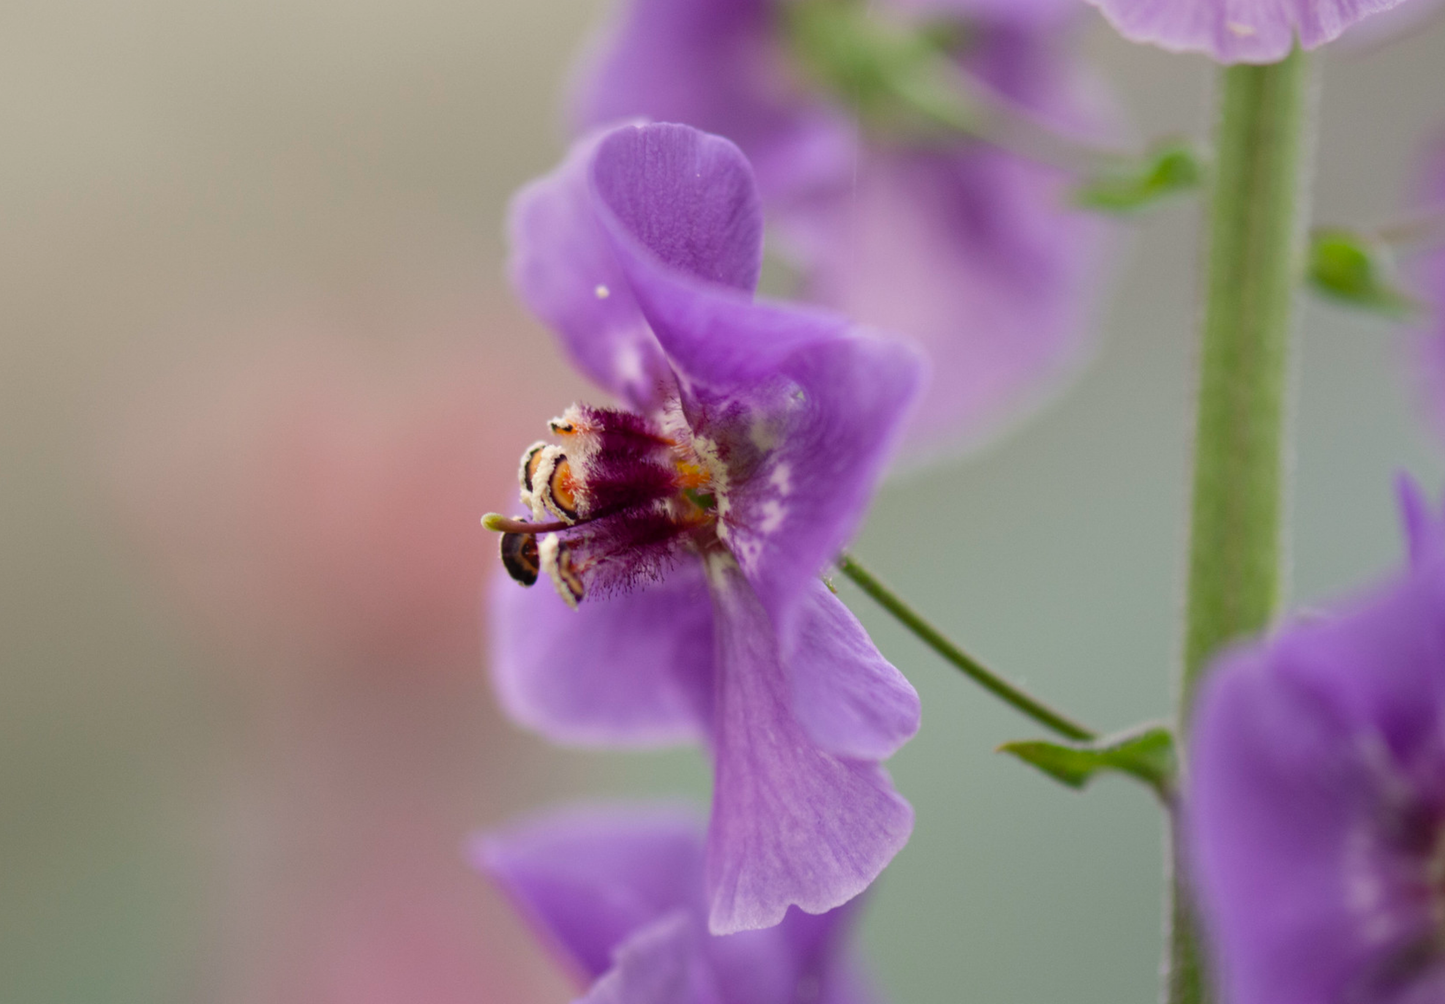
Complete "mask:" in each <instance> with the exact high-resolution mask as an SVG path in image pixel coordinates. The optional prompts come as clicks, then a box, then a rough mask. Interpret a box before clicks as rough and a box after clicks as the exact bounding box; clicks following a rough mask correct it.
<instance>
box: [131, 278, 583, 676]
mask: <svg viewBox="0 0 1445 1004" xmlns="http://www.w3.org/2000/svg"><path fill="white" fill-rule="evenodd" d="M432 323H434V324H444V325H445V327H446V328H448V329H454V330H444V331H443V332H442V337H438V336H437V333H436V332H431V333H428V336H426V337H418V338H416V339H415V341H414V342H412V343H411V344H408V338H407V335H408V333H407V332H404V331H403V332H398V333H397V337H396V338H394V339H392V340H390V341H389V342H387V343H383V344H375V343H372V344H368V343H365V342H360V341H358V340H357V339H355V338H348V337H347V335H346V332H345V329H344V326H343V323H342V322H340V321H338V320H336V319H335V318H332V317H326V316H319V317H318V316H288V317H284V318H282V319H280V320H276V321H271V322H268V323H265V324H263V325H259V326H258V328H259V331H258V332H250V333H248V334H247V337H245V338H244V339H236V340H232V341H233V343H234V344H233V345H232V346H229V347H227V348H225V349H223V350H217V351H214V352H212V353H210V354H207V355H201V356H199V357H198V358H193V359H190V360H188V361H186V362H185V363H183V364H181V365H179V366H178V367H177V368H176V370H175V372H173V373H171V374H167V375H165V376H164V377H162V378H159V379H157V380H156V382H155V386H151V387H143V388H139V389H138V390H139V393H138V394H137V398H136V400H135V402H134V411H133V414H134V418H133V419H132V420H130V421H129V422H127V423H125V426H124V432H123V434H122V436H121V438H120V443H119V445H118V447H117V448H116V450H115V453H114V461H113V468H114V471H115V481H116V484H117V485H118V494H119V498H120V501H121V503H122V508H123V511H124V513H125V514H126V517H127V518H128V520H129V522H130V523H131V525H132V526H133V528H134V529H135V531H136V532H137V536H138V539H139V540H141V541H142V542H143V545H144V546H145V547H146V548H147V549H148V550H149V551H150V553H151V555H152V557H153V558H154V559H155V561H156V563H157V564H158V565H159V566H160V569H161V573H162V575H163V577H164V579H165V580H166V583H167V585H168V586H169V587H170V588H172V589H173V591H174V593H175V595H176V596H177V597H178V598H179V599H180V600H181V601H182V602H183V603H184V604H185V605H186V606H187V607H188V608H189V609H191V611H192V612H193V613H194V614H195V615H196V616H197V617H198V618H199V621H200V623H202V624H203V625H204V626H205V628H206V629H207V630H209V631H212V632H214V633H215V635H216V636H217V637H218V638H219V639H220V640H222V641H223V642H224V643H225V644H226V645H227V646H229V647H232V648H233V649H234V650H236V651H238V652H244V653H246V654H247V655H248V656H249V657H252V658H257V657H260V658H276V657H277V656H278V655H281V654H285V655H288V656H291V657H302V658H304V659H305V660H306V661H308V662H310V663H313V664H316V665H323V664H336V665H340V666H344V667H346V668H347V670H348V671H353V670H356V669H359V668H363V667H364V668H371V669H376V668H386V669H395V670H404V671H406V672H417V671H419V670H420V669H422V668H429V669H431V670H436V669H441V670H455V669H464V670H466V671H472V670H474V669H475V666H476V663H477V653H478V651H479V647H478V637H477V631H478V625H479V623H480V621H479V618H478V616H477V610H478V602H479V596H480V589H481V584H482V583H483V582H484V581H485V580H486V576H485V574H484V571H485V570H486V569H487V568H489V566H488V565H487V562H488V561H489V560H490V558H491V555H492V552H493V550H494V549H495V540H494V539H493V538H492V537H491V535H490V534H487V533H485V532H483V531H482V530H481V528H480V526H479V518H480V516H481V515H482V513H483V512H485V511H487V510H488V509H489V508H503V507H505V506H507V505H508V504H509V502H513V503H514V502H515V493H516V489H515V483H516V466H517V458H518V456H519V455H520V454H521V451H522V448H523V447H525V446H526V445H527V444H528V443H529V442H531V441H532V440H534V439H535V438H536V436H537V433H538V431H539V430H543V431H544V427H543V425H542V423H543V421H544V420H545V418H546V417H547V416H548V415H549V414H551V412H553V411H557V410H559V409H560V408H561V407H564V406H565V405H566V403H567V401H566V400H562V399H559V400H555V401H554V400H551V397H552V395H551V393H550V388H551V387H552V386H554V385H555V380H554V379H552V378H551V376H550V374H549V373H548V372H547V370H549V369H550V367H546V366H544V365H543V364H542V361H543V360H544V359H545V358H546V356H545V354H543V353H540V352H536V351H533V352H531V353H530V356H531V358H528V352H527V350H526V344H527V342H528V340H529V339H531V340H536V339H538V338H539V337H540V335H539V334H538V332H536V331H535V330H531V329H529V328H527V327H525V326H524V325H522V324H521V323H520V321H519V319H518V318H517V317H516V316H515V314H513V313H510V312H509V311H506V310H504V309H501V307H500V306H499V307H498V308H497V309H495V310H494V311H493V312H491V313H487V312H486V311H485V310H484V309H482V308H478V313H477V315H476V316H473V317H464V316H463V317H455V318H449V319H447V320H446V321H445V322H440V321H433V322H432ZM468 331H470V333H471V334H472V337H471V338H465V337H460V336H462V335H464V334H466V333H467V332H468ZM562 393H564V394H565V393H566V391H565V390H564V391H563V392H562Z"/></svg>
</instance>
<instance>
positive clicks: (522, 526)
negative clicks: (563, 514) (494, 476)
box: [482, 512, 592, 534]
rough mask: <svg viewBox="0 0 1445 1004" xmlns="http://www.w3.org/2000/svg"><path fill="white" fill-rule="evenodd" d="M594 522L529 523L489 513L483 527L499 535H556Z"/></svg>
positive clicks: (586, 520) (583, 520)
mask: <svg viewBox="0 0 1445 1004" xmlns="http://www.w3.org/2000/svg"><path fill="white" fill-rule="evenodd" d="M590 522H592V521H591V520H590V519H579V520H577V521H576V522H573V523H563V522H560V521H559V522H556V523H527V522H524V521H522V520H520V519H511V518H510V517H507V516H503V515H502V514H501V513H499V512H489V513H487V514H486V515H485V516H483V517H482V526H484V527H486V528H487V529H488V530H494V531H496V532H497V533H521V534H538V533H556V532H558V531H559V530H570V529H572V527H574V526H581V525H582V524H584V523H590Z"/></svg>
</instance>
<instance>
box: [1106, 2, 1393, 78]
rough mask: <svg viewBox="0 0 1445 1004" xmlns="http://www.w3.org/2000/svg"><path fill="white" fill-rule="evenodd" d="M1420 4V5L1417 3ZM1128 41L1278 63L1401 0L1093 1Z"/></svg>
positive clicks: (1228, 60) (1235, 60) (1216, 56)
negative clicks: (1294, 50) (1294, 51)
mask: <svg viewBox="0 0 1445 1004" xmlns="http://www.w3.org/2000/svg"><path fill="white" fill-rule="evenodd" d="M1417 2H1418V0H1417ZM1089 3H1092V4H1093V5H1094V6H1096V7H1098V8H1099V9H1100V10H1102V11H1103V12H1104V16H1105V17H1107V18H1108V19H1109V21H1110V22H1111V23H1112V24H1113V25H1114V27H1115V28H1117V29H1118V30H1119V32H1120V34H1122V35H1123V36H1124V37H1125V38H1128V39H1130V40H1132V41H1135V42H1151V43H1153V44H1154V45H1158V46H1161V47H1163V48H1165V49H1168V50H1170V51H1171V52H1202V53H1204V54H1205V55H1207V56H1209V57H1210V58H1212V59H1214V60H1215V61H1217V62H1220V63H1276V62H1279V61H1280V60H1281V59H1283V58H1284V57H1285V56H1287V55H1289V51H1290V48H1291V47H1292V46H1293V45H1294V42H1295V39H1296V38H1298V39H1299V42H1300V45H1302V46H1304V47H1305V48H1306V49H1314V48H1317V47H1318V46H1321V45H1324V44H1325V43H1326V42H1332V41H1334V40H1335V39H1336V38H1339V37H1340V35H1341V34H1342V33H1343V32H1344V31H1345V29H1347V28H1349V27H1350V26H1351V25H1352V24H1355V23H1356V22H1358V21H1360V20H1361V19H1362V18H1365V17H1368V16H1369V15H1371V14H1378V13H1380V12H1381V11H1386V10H1389V9H1390V8H1392V7H1394V6H1396V5H1397V4H1399V3H1401V0H1089Z"/></svg>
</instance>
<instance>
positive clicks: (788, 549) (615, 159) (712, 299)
mask: <svg viewBox="0 0 1445 1004" xmlns="http://www.w3.org/2000/svg"><path fill="white" fill-rule="evenodd" d="M651 160H655V161H657V162H658V163H665V164H667V165H669V166H670V173H676V172H677V170H678V166H679V165H688V164H692V165H696V167H695V168H694V170H695V171H696V172H698V174H699V177H700V178H701V179H702V180H703V181H704V182H707V183H709V184H711V185H716V186H717V187H718V188H719V190H720V191H722V192H724V193H727V192H732V193H734V194H733V195H731V196H728V195H722V196H719V197H718V198H719V201H721V202H724V203H725V204H727V203H737V204H738V208H737V210H736V212H737V213H738V214H742V213H743V212H744V211H746V213H747V214H748V216H750V217H751V215H752V214H753V213H755V212H756V204H755V201H754V200H753V199H752V198H744V196H743V194H742V193H743V191H744V189H745V188H746V186H745V185H744V184H743V183H742V181H741V180H740V178H741V177H742V176H743V175H745V174H746V172H747V162H746V161H745V160H744V159H743V157H742V154H741V153H739V152H738V150H737V148H736V147H733V146H732V145H731V144H729V143H727V142H726V141H723V140H719V139H717V138H716V137H709V136H707V135H705V134H703V133H700V132H698V131H697V130H695V129H690V128H688V127H686V126H662V125H651V126H634V127H625V128H622V129H618V130H615V131H613V132H612V133H610V134H608V135H607V136H606V137H605V138H604V139H603V140H602V141H601V143H600V145H599V148H598V157H597V167H596V169H595V170H594V178H595V179H596V188H597V194H598V218H599V219H601V221H602V223H603V225H604V227H605V228H606V229H607V231H608V233H609V234H610V235H611V237H612V238H613V246H614V249H615V251H616V254H617V260H618V261H619V263H620V264H621V265H622V268H623V271H624V272H625V273H626V274H627V276H628V278H629V280H630V282H631V284H632V291H633V293H634V295H635V296H636V297H637V302H638V304H639V305H640V306H641V308H642V311H643V313H644V315H645V316H646V317H647V320H648V323H649V324H650V325H651V326H652V330H653V331H654V333H655V334H656V335H657V339H658V342H659V343H660V344H661V345H662V347H663V350H664V351H665V352H666V353H667V358H668V359H669V360H670V362H671V363H672V368H673V370H674V372H676V374H677V375H678V377H679V380H680V382H681V384H682V389H683V391H684V395H685V397H686V398H687V401H685V407H688V406H689V404H690V410H691V411H692V412H693V413H694V414H692V415H689V420H690V421H691V422H692V425H693V429H694V432H697V433H700V434H702V435H704V436H707V435H710V434H711V433H712V432H716V433H717V434H718V441H717V442H715V443H714V444H713V445H714V446H715V447H716V448H717V449H718V450H719V451H723V452H729V451H730V452H731V453H732V454H733V455H734V459H729V458H728V457H723V458H722V459H723V461H724V466H725V467H727V468H728V469H729V474H728V478H729V479H730V480H729V483H727V484H719V485H718V486H717V490H718V494H719V512H720V514H721V516H722V518H723V527H722V532H723V534H724V539H725V540H726V542H727V543H728V545H729V546H730V547H731V548H732V550H733V552H734V554H735V555H736V556H737V557H738V559H739V561H740V562H741V564H742V567H743V570H744V571H745V572H746V573H747V574H748V577H749V578H750V579H751V580H752V581H753V583H754V585H755V586H756V588H757V590H758V593H759V595H760V596H761V597H762V599H763V603H764V605H765V606H766V607H767V609H768V611H769V612H770V613H771V614H772V615H773V616H774V618H775V621H776V623H777V624H778V626H779V628H780V629H781V630H783V632H784V635H785V637H786V636H787V635H788V633H789V631H790V626H789V623H788V622H789V619H790V611H791V607H792V605H793V604H794V602H795V601H796V599H797V597H798V596H799V595H800V592H801V590H802V588H803V586H804V584H805V583H806V582H807V581H808V580H809V579H811V578H813V577H814V576H816V575H817V574H818V572H819V571H820V570H821V569H822V567H823V565H824V564H825V563H826V562H828V561H830V560H831V559H832V558H833V557H834V555H835V554H836V553H837V550H838V548H840V547H841V546H842V545H843V543H844V542H846V541H847V540H848V538H849V537H850V536H851V535H852V534H853V532H854V531H855V530H856V529H857V526H858V523H859V522H860V521H861V519H862V516H863V511H864V509H865V507H866V506H867V502H868V499H869V497H870V495H871V494H872V491H873V488H874V486H875V485H876V483H877V481H878V478H879V476H880V475H881V473H882V470H883V468H884V466H885V464H886V463H887V460H888V457H889V454H890V453H891V451H892V449H893V447H894V446H895V445H896V442H897V440H898V438H899V436H900V435H901V432H902V428H903V424H904V421H905V420H906V418H907V415H908V411H909V409H910V407H911V406H912V403H913V399H914V397H915V396H916V394H917V393H918V391H919V389H920V388H921V385H922V383H923V374H924V364H923V362H922V360H921V359H920V358H919V357H918V356H917V354H916V353H915V352H914V351H913V350H912V349H910V348H908V347H907V346H904V345H903V344H901V343H899V342H897V341H894V340H888V339H883V338H876V337H871V336H867V335H863V334H860V333H858V332H857V331H855V330H854V329H853V328H852V327H851V326H850V325H849V323H848V322H847V321H846V320H845V319H844V318H842V317H840V316H838V315H836V314H832V313H829V312H826V311H821V310H811V309H802V308H796V307H788V306H783V305H777V304H766V303H754V302H752V300H751V298H750V297H748V296H746V295H744V294H743V293H742V291H741V290H740V289H738V288H728V287H727V286H725V285H723V284H720V283H718V282H715V281H706V280H705V279H704V278H701V277H700V276H702V275H705V274H706V272H707V270H706V269H703V268H699V267H696V266H695V265H694V264H693V263H694V262H695V261H697V260H698V259H699V257H700V256H699V255H697V254H695V253H694V252H693V251H692V250H691V248H692V247H693V246H694V245H695V244H702V243H704V242H702V241H700V240H699V241H691V240H688V241H682V240H677V239H674V238H672V237H671V236H669V235H671V234H673V233H674V232H683V233H688V232H690V231H689V228H690V227H692V224H690V223H689V222H688V216H689V213H692V212H694V211H695V210H694V209H693V208H692V202H690V201H689V200H687V199H684V198H682V197H676V198H674V197H672V196H671V195H667V194H665V195H664V197H662V198H660V199H657V198H655V197H654V194H653V193H654V190H655V189H656V188H658V187H661V188H662V190H663V191H664V192H665V193H667V192H670V191H671V188H672V187H674V183H673V182H670V181H668V180H667V176H668V173H669V172H661V171H657V170H654V169H652V168H647V167H645V166H642V164H643V162H646V161H651ZM649 179H651V180H649ZM649 207H651V208H649ZM706 215H707V216H708V217H709V218H712V217H724V218H725V217H726V216H727V214H726V213H725V212H723V211H721V210H718V211H716V212H710V213H707V214H706ZM719 225H720V226H722V228H723V231H724V232H725V233H738V232H740V231H739V230H734V229H730V228H728V227H727V226H725V225H721V224H719ZM747 231H748V232H750V231H751V226H749V227H748V228H747ZM736 243H737V245H739V246H740V245H741V244H742V238H741V237H739V238H738V240H737V241H736ZM725 257H726V256H725V255H723V254H721V253H719V254H716V255H714V258H715V259H718V260H721V259H723V258H725ZM710 412H713V413H714V414H711V415H709V413H710ZM729 439H730V440H731V442H729V441H728V440H729ZM743 455H746V456H747V464H746V465H744V464H743V463H742V462H741V461H736V460H735V458H736V457H738V456H743ZM743 466H747V467H748V468H749V469H748V470H747V471H746V472H745V473H741V474H739V473H736V472H737V471H738V469H739V468H741V467H743Z"/></svg>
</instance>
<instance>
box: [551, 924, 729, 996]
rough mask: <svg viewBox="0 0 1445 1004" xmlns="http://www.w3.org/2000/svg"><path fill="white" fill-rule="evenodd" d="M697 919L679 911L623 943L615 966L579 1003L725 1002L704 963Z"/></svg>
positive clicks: (619, 948) (616, 956)
mask: <svg viewBox="0 0 1445 1004" xmlns="http://www.w3.org/2000/svg"><path fill="white" fill-rule="evenodd" d="M698 935H699V931H698V926H697V918H696V917H693V916H691V915H690V914H688V913H687V912H686V911H676V912H673V913H670V914H668V915H667V916H665V917H663V918H661V919H660V920H657V921H654V922H653V923H652V924H650V925H648V926H647V927H644V928H643V929H642V930H640V931H638V932H637V933H635V934H634V935H632V937H630V938H628V939H627V940H626V941H625V942H623V943H622V945H621V946H620V947H618V949H617V952H616V954H615V959H614V964H613V966H612V968H611V969H609V970H608V971H607V972H606V973H604V974H603V976H602V978H601V979H599V980H598V981H597V982H596V983H595V984H593V986H592V989H591V990H589V991H588V992H587V994H586V996H584V997H582V998H580V999H579V1000H578V1001H577V1004H724V1002H723V1000H722V999H721V998H719V997H718V996H717V994H716V993H715V992H713V991H712V988H711V986H710V985H709V982H708V980H707V978H706V975H705V971H704V970H701V969H700V967H699V966H698V946H697V939H698Z"/></svg>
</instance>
